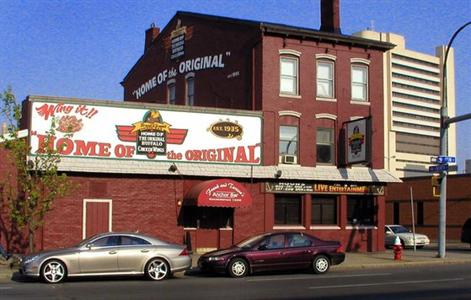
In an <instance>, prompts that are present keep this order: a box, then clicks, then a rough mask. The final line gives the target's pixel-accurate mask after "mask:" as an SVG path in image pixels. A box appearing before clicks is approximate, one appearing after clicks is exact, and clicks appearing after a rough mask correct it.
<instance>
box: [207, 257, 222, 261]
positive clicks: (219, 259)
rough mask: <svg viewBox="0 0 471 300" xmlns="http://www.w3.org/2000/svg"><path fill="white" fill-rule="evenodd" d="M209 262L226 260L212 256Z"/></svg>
mask: <svg viewBox="0 0 471 300" xmlns="http://www.w3.org/2000/svg"><path fill="white" fill-rule="evenodd" d="M208 260H209V261H221V260H224V258H222V257H219V256H210V257H209V258H208Z"/></svg>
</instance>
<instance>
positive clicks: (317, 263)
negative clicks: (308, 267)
mask: <svg viewBox="0 0 471 300" xmlns="http://www.w3.org/2000/svg"><path fill="white" fill-rule="evenodd" d="M329 268H330V260H329V259H328V258H327V257H326V256H325V255H318V256H316V257H315V258H314V260H313V261H312V269H313V270H314V273H316V274H323V273H326V272H327V271H328V270H329Z"/></svg>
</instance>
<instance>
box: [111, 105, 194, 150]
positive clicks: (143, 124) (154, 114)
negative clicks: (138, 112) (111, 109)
mask: <svg viewBox="0 0 471 300" xmlns="http://www.w3.org/2000/svg"><path fill="white" fill-rule="evenodd" d="M171 126H172V125H170V124H169V123H167V122H164V121H163V119H162V115H161V114H160V112H159V111H156V110H150V111H148V112H147V113H145V115H144V117H143V119H142V121H139V122H136V123H134V124H132V125H116V132H117V134H118V138H119V140H121V141H123V142H135V143H136V150H137V151H136V152H137V153H138V154H145V155H146V156H147V157H148V158H151V159H152V158H155V157H156V156H157V155H166V154H167V144H177V145H181V144H183V142H184V141H185V138H186V135H187V133H188V129H176V128H170V127H171Z"/></svg>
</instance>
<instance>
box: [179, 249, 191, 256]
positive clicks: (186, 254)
mask: <svg viewBox="0 0 471 300" xmlns="http://www.w3.org/2000/svg"><path fill="white" fill-rule="evenodd" d="M188 255H190V253H189V252H188V250H186V248H185V249H183V251H182V252H181V253H180V254H179V256H188Z"/></svg>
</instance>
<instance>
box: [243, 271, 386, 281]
mask: <svg viewBox="0 0 471 300" xmlns="http://www.w3.org/2000/svg"><path fill="white" fill-rule="evenodd" d="M391 274H392V273H370V274H354V275H330V276H329V275H321V276H316V275H312V276H309V277H307V276H305V277H277V278H260V279H247V281H248V282H260V281H280V280H302V279H335V278H349V277H371V276H389V275H391Z"/></svg>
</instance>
